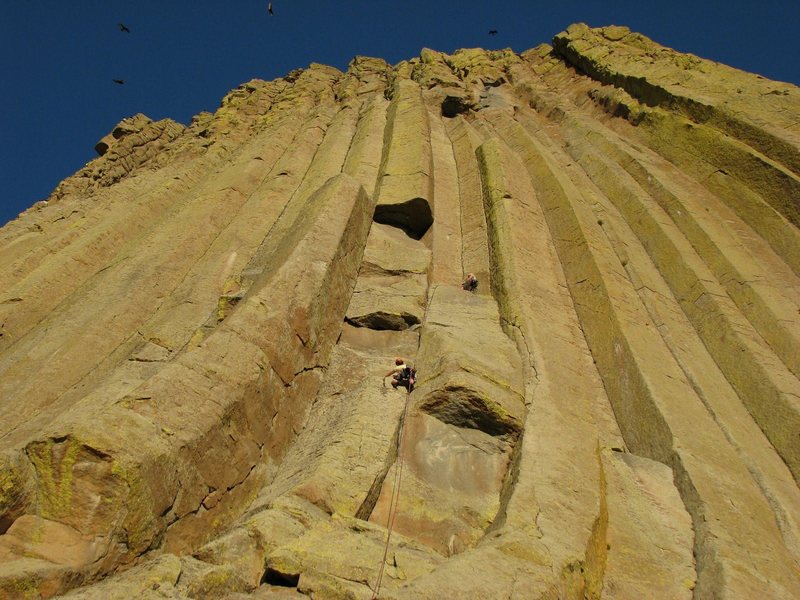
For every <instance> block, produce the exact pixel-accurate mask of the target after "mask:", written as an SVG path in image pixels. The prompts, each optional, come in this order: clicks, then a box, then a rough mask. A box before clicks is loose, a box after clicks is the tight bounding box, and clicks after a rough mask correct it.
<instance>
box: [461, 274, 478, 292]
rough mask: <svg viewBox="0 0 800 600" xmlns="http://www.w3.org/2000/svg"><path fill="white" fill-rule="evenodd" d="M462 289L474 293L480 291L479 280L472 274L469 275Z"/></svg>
mask: <svg viewBox="0 0 800 600" xmlns="http://www.w3.org/2000/svg"><path fill="white" fill-rule="evenodd" d="M461 287H462V288H464V289H465V290H467V291H468V292H474V291H475V290H477V289H478V278H477V277H475V275H473V274H472V273H467V278H466V279H465V280H464V283H462V284H461Z"/></svg>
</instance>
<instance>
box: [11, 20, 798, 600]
mask: <svg viewBox="0 0 800 600" xmlns="http://www.w3.org/2000/svg"><path fill="white" fill-rule="evenodd" d="M798 115H800V90H798V88H796V87H795V86H793V85H790V84H786V83H779V82H773V81H769V80H766V79H764V78H762V77H760V76H756V75H751V74H748V73H743V72H741V71H737V70H735V69H732V68H729V67H726V66H724V65H719V64H716V63H712V62H710V61H707V60H703V59H700V58H698V57H695V56H692V55H687V54H681V53H678V52H675V51H673V50H670V49H667V48H664V47H661V46H659V45H658V44H656V43H654V42H652V41H650V40H648V39H647V38H645V37H643V36H641V35H639V34H636V33H631V32H630V31H629V30H627V29H626V28H622V27H606V28H602V29H589V28H588V27H586V26H584V25H573V26H571V27H570V28H568V29H567V31H565V32H562V33H560V34H558V35H557V36H556V37H555V38H554V39H553V43H552V46H549V45H542V46H539V47H537V48H534V49H532V50H529V51H527V52H524V53H522V54H515V53H513V52H511V51H508V50H506V51H491V52H488V51H484V50H480V49H472V50H461V51H458V52H456V53H455V54H453V55H451V56H449V55H446V54H442V53H439V52H435V51H433V50H427V49H426V50H423V51H422V53H421V55H420V57H419V58H415V59H412V60H409V61H406V62H403V63H400V64H399V65H396V66H394V67H392V66H390V65H388V64H386V63H385V62H384V61H381V60H379V59H370V58H363V57H358V58H356V59H354V60H353V62H352V63H351V65H350V67H349V69H348V71H347V72H346V73H342V72H340V71H338V70H336V69H333V68H330V67H325V66H322V65H316V64H314V65H311V66H310V67H309V68H308V69H304V70H299V71H296V72H293V73H291V74H290V75H289V76H287V77H285V78H282V79H278V80H275V81H272V82H263V81H258V80H254V81H251V82H249V83H247V84H244V85H242V86H241V87H239V88H237V89H236V90H234V91H233V92H231V93H230V94H229V95H228V96H226V97H225V98H224V99H223V101H222V105H221V107H220V108H219V109H218V110H217V111H216V112H215V113H214V114H208V113H203V114H200V115H198V116H197V117H195V119H194V120H193V121H192V123H191V124H190V125H189V126H188V127H183V126H181V125H178V124H176V123H174V122H171V121H160V122H152V121H151V120H149V119H148V118H147V117H144V116H143V115H137V116H135V117H132V118H130V119H126V120H124V121H123V122H122V123H120V125H119V126H118V127H117V128H115V129H114V131H113V132H112V133H110V134H109V135H108V136H106V137H105V138H103V139H102V140H101V141H100V142H99V143H98V146H97V151H98V154H100V156H99V157H98V158H97V159H95V160H94V161H92V162H90V163H89V164H88V165H87V166H86V167H85V168H84V169H82V170H81V171H79V172H78V173H76V174H75V175H73V176H72V177H70V178H68V179H66V180H65V181H64V182H62V183H61V184H60V185H59V186H58V187H57V188H56V190H55V191H54V192H53V194H52V195H51V196H50V197H49V198H48V199H47V200H46V201H43V202H40V203H38V204H37V205H36V206H34V207H33V208H31V209H30V210H28V211H26V212H25V213H23V214H22V215H20V217H19V218H18V219H17V220H15V221H13V222H11V223H9V224H8V225H6V226H5V227H4V228H2V229H1V230H0V598H2V599H6V598H9V599H10V598H46V597H51V596H53V595H57V594H61V593H66V592H68V591H69V590H73V591H72V592H70V593H69V596H70V597H72V598H86V599H89V598H97V599H101V598H102V599H107V598H119V599H123V598H124V599H128V598H134V597H137V598H161V597H170V598H230V599H234V598H240V599H241V598H247V597H250V596H251V595H254V594H255V595H257V596H258V597H275V598H292V597H297V598H300V597H304V596H311V597H313V598H371V597H373V596H374V595H377V596H379V597H384V598H394V599H398V600H399V599H412V598H414V599H416V598H429V599H441V598H454V599H455V598H519V599H522V598H525V599H532V598H542V599H544V598H575V599H577V598H591V599H597V598H617V599H620V600H624V599H631V598H664V599H679V598H686V599H689V598H699V599H706V598H730V599H740V598H785V599H790V598H798V597H800V570H799V569H798V560H800V523H798V520H799V519H800V491H799V490H798V481H799V480H800V380H798V377H800V233H799V232H798V226H800V121H798ZM468 272H472V273H475V274H476V275H477V277H478V279H479V282H480V283H479V287H478V289H477V291H476V292H475V293H469V292H466V291H464V290H462V289H461V287H460V283H461V281H462V280H463V279H464V277H465V275H466V274H467V273H468ZM398 356H400V357H404V358H405V359H406V360H407V361H408V362H410V363H412V364H414V365H415V367H416V368H417V370H418V382H417V386H416V389H415V390H414V392H413V393H411V394H408V395H407V394H406V393H405V392H404V391H403V390H394V389H392V387H391V386H388V384H385V385H382V382H381V377H382V376H383V375H385V374H386V372H387V371H388V370H389V369H390V368H391V367H392V365H393V364H394V359H395V357H398ZM389 529H391V536H390V538H389V541H388V545H387V537H388V536H387V534H388V531H389ZM378 586H380V589H378Z"/></svg>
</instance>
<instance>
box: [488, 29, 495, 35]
mask: <svg viewBox="0 0 800 600" xmlns="http://www.w3.org/2000/svg"><path fill="white" fill-rule="evenodd" d="M489 35H497V29H490V30H489Z"/></svg>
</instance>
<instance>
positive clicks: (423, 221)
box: [373, 198, 433, 240]
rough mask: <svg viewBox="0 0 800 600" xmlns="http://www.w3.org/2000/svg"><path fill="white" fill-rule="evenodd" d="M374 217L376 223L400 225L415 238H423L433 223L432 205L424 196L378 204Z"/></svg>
mask: <svg viewBox="0 0 800 600" xmlns="http://www.w3.org/2000/svg"><path fill="white" fill-rule="evenodd" d="M373 218H374V220H375V222H376V223H382V224H384V225H392V226H393V227H399V228H400V229H402V230H403V231H405V232H406V233H407V234H408V235H409V236H410V237H412V238H414V239H415V240H418V239H421V238H422V236H423V235H425V233H426V232H427V231H428V229H430V226H431V225H432V224H433V214H432V213H431V207H430V205H429V204H428V201H427V200H425V199H424V198H412V199H411V200H408V201H407V202H403V203H399V204H378V205H377V206H376V207H375V216H374V217H373Z"/></svg>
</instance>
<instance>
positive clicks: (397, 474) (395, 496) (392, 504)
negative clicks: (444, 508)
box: [371, 385, 411, 600]
mask: <svg viewBox="0 0 800 600" xmlns="http://www.w3.org/2000/svg"><path fill="white" fill-rule="evenodd" d="M410 395H411V385H409V386H408V387H407V388H406V402H405V406H403V415H402V417H400V427H399V430H398V432H397V464H396V467H395V470H394V486H393V487H392V497H391V499H390V500H389V518H388V519H387V522H386V546H385V547H384V549H383V559H382V560H381V566H380V569H379V570H378V580H377V581H376V582H375V589H374V591H373V592H372V599H371V600H377V598H378V593H379V592H380V591H381V583H382V582H383V572H384V570H385V569H386V557H387V556H388V555H389V541H390V540H391V539H392V529H393V528H394V518H395V516H396V514H397V503H398V502H399V501H400V484H401V482H402V480H403V455H402V452H401V451H402V449H403V438H404V437H405V433H406V414H407V413H408V398H409V396H410Z"/></svg>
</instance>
